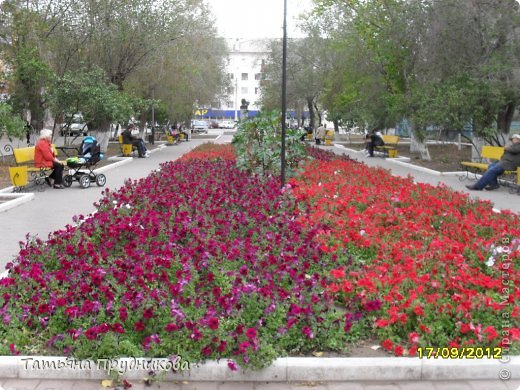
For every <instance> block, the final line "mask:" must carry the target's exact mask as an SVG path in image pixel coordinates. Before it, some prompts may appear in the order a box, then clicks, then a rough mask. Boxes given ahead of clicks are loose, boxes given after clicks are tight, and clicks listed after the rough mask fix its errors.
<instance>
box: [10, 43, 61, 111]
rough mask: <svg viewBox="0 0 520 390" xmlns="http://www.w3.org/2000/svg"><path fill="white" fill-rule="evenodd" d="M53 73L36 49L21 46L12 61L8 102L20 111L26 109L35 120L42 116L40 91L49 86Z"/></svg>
mask: <svg viewBox="0 0 520 390" xmlns="http://www.w3.org/2000/svg"><path fill="white" fill-rule="evenodd" d="M53 76H54V73H53V71H52V69H51V68H50V67H49V66H48V65H47V64H45V63H44V62H43V61H42V59H41V58H40V56H39V54H38V51H37V49H35V48H32V47H25V46H24V47H21V48H20V49H19V51H18V53H17V55H16V56H15V58H14V61H13V73H12V74H11V77H10V84H11V85H12V89H11V91H10V97H9V102H10V104H11V105H12V107H13V108H14V109H15V110H16V111H18V112H21V111H22V110H25V109H28V110H30V111H31V114H32V117H33V119H35V120H41V119H42V118H43V110H44V106H43V104H44V98H43V96H42V91H43V90H44V89H45V88H47V87H48V86H49V83H50V82H51V80H52V78H53Z"/></svg>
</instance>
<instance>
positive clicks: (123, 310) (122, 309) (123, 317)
mask: <svg viewBox="0 0 520 390" xmlns="http://www.w3.org/2000/svg"><path fill="white" fill-rule="evenodd" d="M127 318H128V312H127V311H126V308H125V307H120V308H119V319H120V320H121V321H123V322H125V321H126V319H127Z"/></svg>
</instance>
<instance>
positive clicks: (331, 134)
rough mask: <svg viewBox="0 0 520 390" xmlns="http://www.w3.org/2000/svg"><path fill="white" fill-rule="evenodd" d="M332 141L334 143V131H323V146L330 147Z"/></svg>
mask: <svg viewBox="0 0 520 390" xmlns="http://www.w3.org/2000/svg"><path fill="white" fill-rule="evenodd" d="M332 141H334V130H327V131H325V145H326V146H332Z"/></svg>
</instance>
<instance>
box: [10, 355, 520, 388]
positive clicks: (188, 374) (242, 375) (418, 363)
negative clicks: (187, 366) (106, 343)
mask: <svg viewBox="0 0 520 390" xmlns="http://www.w3.org/2000/svg"><path fill="white" fill-rule="evenodd" d="M29 358H32V359H34V360H31V362H34V361H36V360H38V362H39V364H41V365H42V366H43V365H44V364H47V366H46V367H50V366H51V365H52V364H58V363H59V362H65V361H66V358H65V357H39V356H31V357H23V356H0V378H1V379H45V380H52V379H61V380H102V379H106V378H108V377H109V375H108V373H107V371H105V370H103V369H100V368H97V367H96V368H94V369H92V370H87V369H73V368H70V367H67V368H60V369H53V368H45V370H31V369H26V368H25V366H26V365H27V359H29ZM120 360H121V361H126V363H127V364H129V361H134V359H128V358H127V359H120ZM142 360H146V359H142ZM146 361H147V362H152V363H153V362H158V361H159V359H149V360H146ZM44 362H45V363H44ZM52 362H54V363H52ZM92 365H93V366H95V364H94V363H92ZM504 370H505V371H507V372H509V373H513V372H520V356H511V357H507V358H506V359H504V360H492V359H483V360H472V359H459V360H451V359H446V360H443V359H441V360H432V359H430V360H428V359H419V358H402V357H401V358H392V357H389V358H295V357H287V358H278V359H276V360H275V361H274V362H273V364H271V365H270V366H269V367H267V368H265V369H262V370H259V371H243V370H239V371H237V372H233V371H231V370H229V368H228V366H227V364H226V362H225V361H220V362H216V361H214V360H212V361H207V362H206V363H203V364H198V365H193V366H192V368H191V370H189V371H184V372H178V373H172V372H168V373H167V374H166V375H165V376H164V377H161V379H162V381H163V382H164V381H179V380H190V381H201V382H204V381H211V382H291V381H325V382H328V381H331V382H332V381H385V382H389V381H445V380H473V381H475V380H499V375H503V374H502V373H503V372H504ZM148 376H149V372H148V371H147V370H143V369H139V370H133V371H127V372H126V373H125V374H123V375H122V377H121V379H127V380H143V379H144V378H146V377H148ZM511 379H512V380H517V379H518V378H516V377H515V378H511Z"/></svg>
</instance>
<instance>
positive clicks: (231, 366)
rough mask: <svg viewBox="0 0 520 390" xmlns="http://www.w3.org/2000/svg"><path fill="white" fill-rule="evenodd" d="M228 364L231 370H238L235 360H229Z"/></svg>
mask: <svg viewBox="0 0 520 390" xmlns="http://www.w3.org/2000/svg"><path fill="white" fill-rule="evenodd" d="M227 365H228V367H229V369H230V370H231V371H237V370H238V367H237V364H236V363H235V362H234V361H233V360H228V363H227Z"/></svg>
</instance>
